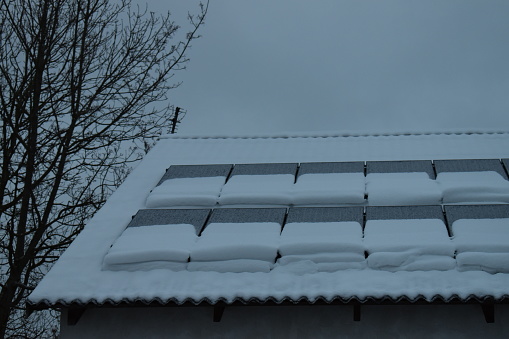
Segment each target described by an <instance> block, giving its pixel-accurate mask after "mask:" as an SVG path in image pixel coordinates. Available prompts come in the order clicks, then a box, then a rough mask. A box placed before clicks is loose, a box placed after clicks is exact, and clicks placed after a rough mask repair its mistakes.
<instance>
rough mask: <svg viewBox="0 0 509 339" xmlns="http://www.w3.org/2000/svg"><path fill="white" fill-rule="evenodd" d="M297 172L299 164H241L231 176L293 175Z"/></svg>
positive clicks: (236, 166) (234, 169)
mask: <svg viewBox="0 0 509 339" xmlns="http://www.w3.org/2000/svg"><path fill="white" fill-rule="evenodd" d="M296 172H297V164H296V163H290V164H286V163H285V164H282V163H275V164H241V165H235V167H234V168H233V171H232V174H231V176H234V175H270V174H291V175H295V173H296Z"/></svg>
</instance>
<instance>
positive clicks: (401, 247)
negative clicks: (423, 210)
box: [364, 219, 455, 270]
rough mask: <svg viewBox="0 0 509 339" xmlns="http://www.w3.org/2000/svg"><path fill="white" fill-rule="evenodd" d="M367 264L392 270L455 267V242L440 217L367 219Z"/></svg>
mask: <svg viewBox="0 0 509 339" xmlns="http://www.w3.org/2000/svg"><path fill="white" fill-rule="evenodd" d="M364 245H365V246H366V249H367V251H368V253H369V256H368V258H367V260H368V266H369V267H371V268H375V269H389V270H444V269H451V268H454V266H455V262H454V259H453V256H454V252H455V249H454V246H453V243H452V241H451V239H450V238H449V236H448V233H447V229H446V227H445V224H444V223H443V222H442V221H441V220H439V219H409V220H407V219H404V220H368V221H367V222H366V227H365V229H364Z"/></svg>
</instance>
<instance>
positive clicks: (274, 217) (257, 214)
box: [207, 208, 286, 225]
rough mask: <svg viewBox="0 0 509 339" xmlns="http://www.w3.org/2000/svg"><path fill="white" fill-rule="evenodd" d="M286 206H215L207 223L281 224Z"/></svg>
mask: <svg viewBox="0 0 509 339" xmlns="http://www.w3.org/2000/svg"><path fill="white" fill-rule="evenodd" d="M285 216H286V208H217V209H215V210H213V211H212V214H211V215H210V219H209V220H208V222H207V224H211V223H248V222H277V223H279V224H280V225H282V224H283V222H284V219H285Z"/></svg>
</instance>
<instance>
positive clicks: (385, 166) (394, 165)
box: [366, 160, 435, 179]
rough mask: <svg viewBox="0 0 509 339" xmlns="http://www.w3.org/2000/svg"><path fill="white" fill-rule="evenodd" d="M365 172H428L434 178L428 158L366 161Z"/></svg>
mask: <svg viewBox="0 0 509 339" xmlns="http://www.w3.org/2000/svg"><path fill="white" fill-rule="evenodd" d="M366 170H367V174H370V173H411V172H424V173H428V175H429V177H430V178H431V179H434V178H435V172H434V171H433V165H432V163H431V161H428V160H414V161H368V162H367V163H366Z"/></svg>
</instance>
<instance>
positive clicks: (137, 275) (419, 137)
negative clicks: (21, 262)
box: [29, 132, 509, 308]
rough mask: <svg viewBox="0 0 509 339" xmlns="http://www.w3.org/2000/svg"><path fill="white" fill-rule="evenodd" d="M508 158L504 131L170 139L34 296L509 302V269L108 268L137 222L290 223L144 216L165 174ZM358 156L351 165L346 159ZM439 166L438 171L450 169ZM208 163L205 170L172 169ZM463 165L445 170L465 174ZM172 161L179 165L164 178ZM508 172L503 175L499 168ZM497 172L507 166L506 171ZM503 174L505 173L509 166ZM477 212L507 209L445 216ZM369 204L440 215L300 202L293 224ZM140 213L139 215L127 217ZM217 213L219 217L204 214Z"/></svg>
mask: <svg viewBox="0 0 509 339" xmlns="http://www.w3.org/2000/svg"><path fill="white" fill-rule="evenodd" d="M501 158H509V134H508V133H505V132H503V133H452V134H448V133H433V134H406V135H364V136H359V135H358V136H345V135H315V136H312V135H308V136H272V137H270V136H268V137H240V138H223V137H213V138H194V137H192V138H171V139H165V140H161V141H160V142H159V143H158V145H156V146H155V147H154V148H153V150H152V151H151V152H150V153H149V154H148V155H147V157H146V158H145V160H144V161H143V162H142V163H141V164H140V165H139V166H138V168H136V169H135V170H134V171H133V173H132V174H131V175H130V177H129V178H128V179H127V180H126V182H125V183H124V184H123V185H122V186H121V187H120V188H119V189H118V191H117V192H116V193H115V194H114V195H113V196H112V197H111V198H110V199H109V201H108V202H107V203H106V204H105V206H104V207H103V208H102V209H101V211H99V212H98V213H97V215H96V216H95V217H94V218H93V219H92V220H91V221H90V222H89V224H88V225H87V227H86V228H85V230H84V231H83V232H82V234H81V235H80V236H79V237H78V238H77V239H76V241H75V242H74V243H73V244H72V245H71V247H70V248H69V249H68V251H67V252H66V253H65V254H64V255H63V256H62V258H61V259H60V260H59V261H58V262H57V264H56V265H55V266H54V268H53V269H52V270H51V271H50V272H49V274H48V275H47V277H46V278H45V279H44V280H43V281H42V282H41V284H40V285H39V286H38V287H37V289H36V290H35V291H34V292H33V293H32V295H31V296H30V298H29V302H30V303H31V304H32V307H34V308H41V307H69V306H73V305H81V306H83V305H95V306H104V305H124V304H130V305H131V304H146V305H150V304H160V305H167V304H175V305H184V304H193V305H195V304H217V303H226V304H234V303H242V304H244V303H248V304H249V303H261V304H267V303H275V304H280V303H286V302H289V303H301V302H304V303H321V302H323V303H336V302H337V303H371V302H373V303H386V302H388V303H400V302H401V303H406V302H409V303H418V302H446V303H454V302H486V301H490V302H507V301H508V300H509V274H498V275H490V274H487V273H485V272H456V271H454V272H435V273H434V274H427V272H382V271H375V270H364V271H363V270H360V271H358V272H357V271H355V270H346V271H344V272H339V273H338V272H335V273H325V272H320V273H316V274H307V275H301V276H299V275H295V276H293V275H292V276H291V279H288V276H287V275H285V274H287V273H274V274H263V273H249V274H248V273H238V274H236V273H224V274H219V273H215V272H208V273H206V274H205V275H196V274H194V273H195V272H171V271H165V270H156V271H151V272H111V271H103V270H101V264H102V258H103V257H104V255H105V254H106V253H107V251H108V249H109V247H110V246H111V244H112V243H113V242H114V241H115V239H117V238H118V237H119V236H120V235H121V233H122V231H123V230H124V229H125V227H126V226H127V225H129V226H131V227H134V226H143V225H150V224H153V223H165V222H167V220H168V218H171V219H172V223H177V221H178V222H179V223H180V222H183V223H190V224H193V225H194V226H195V228H196V229H197V230H199V229H201V226H203V224H205V223H210V222H239V220H240V221H242V222H247V221H263V220H267V221H275V220H276V222H278V223H280V224H283V223H284V218H285V215H286V211H287V210H286V209H285V208H280V209H273V208H272V209H256V210H254V209H231V210H229V209H219V208H216V209H214V210H213V211H212V213H211V214H209V213H210V210H209V209H200V210H172V211H167V210H145V211H143V208H144V204H145V199H146V197H147V195H148V194H149V192H150V190H151V189H152V188H154V187H155V186H156V185H157V183H158V180H159V179H160V178H161V177H163V179H165V178H181V177H186V176H188V175H190V176H192V177H200V176H206V175H208V174H205V173H216V172H215V171H216V170H218V172H217V173H219V172H220V173H222V174H224V173H226V174H225V176H227V175H228V173H229V172H230V169H231V166H232V164H235V167H234V170H233V173H235V171H237V174H278V173H290V174H295V172H296V170H297V164H298V163H301V168H300V172H299V174H303V173H322V172H321V171H328V172H336V171H339V172H351V171H357V170H358V169H361V166H362V170H363V164H364V162H366V161H367V162H368V167H369V163H371V162H372V161H389V160H390V161H394V160H426V161H425V162H422V163H421V162H419V165H415V166H416V167H414V165H409V164H410V163H403V165H398V166H396V165H395V164H394V163H392V164H388V163H387V164H384V163H371V164H374V166H375V167H376V166H378V167H377V168H378V170H380V171H382V172H385V171H388V172H390V171H391V168H392V171H394V172H400V169H403V170H401V171H404V168H406V169H407V170H412V169H417V167H419V168H420V166H421V164H424V163H426V164H427V163H428V162H430V160H439V159H494V160H490V161H480V162H479V163H478V164H481V163H482V164H485V163H486V164H488V163H493V164H495V163H496V162H497V161H498V162H499V165H500V161H499V160H498V159H501ZM312 162H321V163H328V164H317V163H312ZM338 162H340V164H338ZM349 162H354V163H353V164H346V163H349ZM265 163H272V165H265ZM308 163H310V164H308ZM331 163H336V164H331ZM438 163H439V165H438V168H437V170H439V168H440V166H442V165H443V164H445V162H443V163H441V162H438ZM203 164H207V166H196V167H177V166H175V165H185V166H188V165H203ZM215 164H218V165H219V166H217V167H214V170H212V172H211V171H208V170H204V172H203V173H202V174H200V173H199V172H200V171H201V170H203V169H204V168H208V169H211V168H212V167H209V166H208V165H215ZM239 164H240V165H239ZM251 164H254V165H251ZM435 164H437V161H435ZM455 164H456V163H455ZM458 164H459V163H458ZM170 166H171V167H170ZM448 166H449V165H448ZM455 166H456V165H454V166H452V167H450V166H449V167H448V168H451V169H457V168H458V167H455ZM476 166H477V167H476ZM479 166H481V165H479ZM479 166H478V165H475V166H474V167H475V168H484V167H483V166H484V165H482V166H481V167H479ZM490 166H491V165H490ZM168 167H170V170H169V171H168V172H166V174H164V173H165V169H166V168H168ZM375 167H373V168H375ZM425 167H426V170H425V172H426V173H428V174H430V172H429V168H428V165H425ZM446 167H447V166H446ZM474 167H472V168H474ZM172 168H173V169H172ZM490 168H491V167H490ZM500 168H502V171H503V172H504V168H503V167H502V165H500ZM442 170H444V169H442ZM471 170H472V169H471ZM477 170H479V169H477ZM496 171H498V172H499V173H500V170H499V169H498V170H496ZM192 173H194V174H192ZM233 173H232V174H233ZM163 175H164V176H163ZM504 177H506V178H507V176H506V174H505V172H504ZM476 209H478V210H479V211H480V210H481V209H483V210H490V209H491V211H495V210H499V209H500V208H498V207H496V206H495V207H485V208H484V207H483V208H477V207H475V206H468V207H464V206H450V207H449V206H446V207H445V211H446V212H447V214H448V215H449V213H450V214H451V216H450V220H449V222H452V220H457V219H458V218H461V217H470V216H471V215H472V213H474V215H484V214H482V213H480V214H476V213H475V210H476ZM138 210H140V211H139V212H138ZM364 210H365V212H366V213H365V217H366V219H368V220H369V219H379V220H380V219H381V220H388V219H398V218H399V219H401V218H405V219H423V218H430V217H432V218H439V219H442V220H443V213H442V208H441V207H440V206H417V207H416V206H413V207H401V206H399V207H377V206H369V207H367V208H366V207H353V208H347V207H340V208H326V207H317V208H292V209H290V212H289V214H288V220H287V221H286V222H295V221H300V222H311V221H330V220H337V219H338V218H339V220H355V221H359V223H361V224H362V223H363V222H364V220H361V218H363V217H364V214H363V213H362V212H363V211H364ZM137 212H138V214H137V215H136V217H135V218H134V219H133V220H132V221H131V220H130V216H131V215H134V214H135V213H137ZM483 213H484V212H483ZM487 213H488V214H489V213H490V212H487ZM494 213H495V212H494ZM497 213H498V212H496V213H495V214H496V215H497V216H500V215H505V214H504V213H505V212H503V213H502V212H500V213H502V214H500V213H499V214H497ZM208 217H210V219H208V221H207V218H208ZM448 219H449V217H448ZM200 225H201V226H200ZM147 286H150V288H147ZM311 287H312V288H311Z"/></svg>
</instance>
